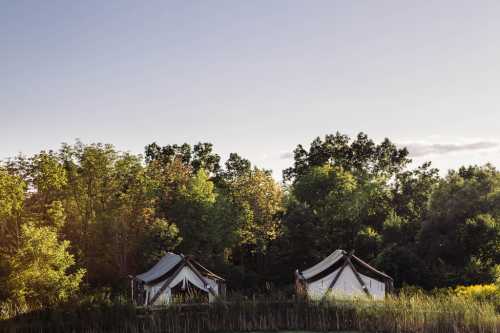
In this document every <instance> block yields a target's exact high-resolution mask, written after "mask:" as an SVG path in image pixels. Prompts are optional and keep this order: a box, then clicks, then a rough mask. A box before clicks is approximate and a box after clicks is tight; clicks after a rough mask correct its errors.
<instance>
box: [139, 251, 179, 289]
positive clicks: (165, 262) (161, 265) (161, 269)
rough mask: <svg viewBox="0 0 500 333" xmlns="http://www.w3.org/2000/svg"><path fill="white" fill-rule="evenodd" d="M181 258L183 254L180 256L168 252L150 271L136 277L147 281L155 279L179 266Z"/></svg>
mask: <svg viewBox="0 0 500 333" xmlns="http://www.w3.org/2000/svg"><path fill="white" fill-rule="evenodd" d="M181 260H182V256H180V255H179V254H175V253H172V252H168V253H167V254H166V255H165V256H164V257H163V258H161V259H160V261H158V263H156V265H154V266H153V267H152V268H151V269H150V270H149V271H147V272H145V273H142V274H139V275H137V276H136V279H138V280H141V281H143V282H145V283H148V282H151V281H154V280H156V279H158V278H160V277H162V276H163V275H165V274H166V273H168V272H169V271H170V270H172V268H174V267H175V266H177V264H178V263H180V262H181Z"/></svg>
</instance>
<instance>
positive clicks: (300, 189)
mask: <svg viewBox="0 0 500 333" xmlns="http://www.w3.org/2000/svg"><path fill="white" fill-rule="evenodd" d="M410 163H411V160H410V158H409V156H408V151H407V150H406V149H404V148H403V149H399V148H398V147H396V146H395V145H394V144H393V143H392V142H391V141H389V140H388V139H386V140H384V141H383V142H381V143H379V144H377V143H375V142H373V141H372V140H370V139H369V138H368V137H367V136H366V135H365V134H363V133H360V134H359V135H358V136H357V137H356V138H354V139H351V138H349V137H348V136H346V135H341V134H339V133H337V134H334V135H327V136H325V137H324V138H322V139H321V138H317V139H316V140H314V141H313V142H312V143H311V145H310V147H309V148H304V147H303V146H301V145H299V146H297V148H296V149H295V150H294V163H293V166H291V167H290V168H288V169H287V170H284V172H283V178H284V183H283V184H280V183H277V182H276V181H275V179H274V178H273V177H272V175H271V172H270V171H268V170H265V169H260V168H257V167H255V166H252V164H251V162H250V161H249V160H247V159H245V158H243V157H241V156H239V155H238V154H236V153H233V154H230V156H229V159H228V160H227V161H225V162H222V161H221V159H220V156H219V155H217V154H216V153H215V152H214V150H213V147H212V145H211V144H209V143H199V144H196V145H194V146H190V145H188V144H182V145H166V146H160V145H158V144H156V143H153V144H150V145H148V146H146V147H145V153H144V156H142V155H134V154H130V153H123V152H119V151H117V150H116V149H115V148H113V146H111V145H105V144H83V143H81V142H78V141H77V142H76V143H75V144H73V145H68V144H63V145H62V147H61V148H60V149H59V150H58V151H42V152H40V153H39V154H36V155H33V156H30V157H26V156H18V157H16V158H13V159H10V160H6V161H4V162H3V163H2V164H1V165H0V235H1V238H0V286H1V288H0V302H3V303H4V304H10V305H11V306H12V307H15V308H16V309H20V310H21V311H22V309H23V308H36V307H44V306H50V305H54V304H57V303H59V302H63V301H65V300H67V299H69V298H70V297H71V296H72V295H74V294H75V293H77V292H79V291H80V292H89V291H91V290H94V289H96V288H99V287H109V288H112V289H113V290H114V291H115V292H117V293H120V292H121V293H124V294H125V291H126V290H127V288H128V276H129V275H135V274H137V273H140V272H143V271H145V270H146V269H148V268H149V267H150V266H151V265H153V264H154V263H155V262H156V261H157V260H158V259H159V258H161V256H162V255H163V254H164V253H165V252H166V251H176V252H182V253H185V254H193V255H195V256H196V257H197V258H198V260H199V261H200V262H202V263H203V264H205V265H207V266H209V267H211V268H213V269H214V270H216V271H217V272H218V273H221V274H222V275H224V276H225V277H226V278H227V279H228V281H229V286H230V288H232V289H233V290H240V291H242V292H246V291H250V290H256V289H260V290H266V289H274V288H283V287H290V288H291V284H292V280H293V271H294V270H295V269H296V268H304V267H307V266H309V265H311V264H313V263H315V262H317V261H319V260H321V259H322V258H323V257H324V256H326V255H327V254H329V253H330V252H331V251H333V250H335V249H337V248H343V249H346V250H351V249H354V250H355V251H356V253H357V255H359V256H360V257H362V258H365V259H366V260H367V261H369V262H371V263H372V264H374V265H375V266H377V267H378V268H380V269H382V270H384V271H386V272H387V273H388V274H390V275H392V276H393V277H394V279H395V283H396V286H397V287H399V286H402V285H404V284H408V285H416V286H420V287H423V288H426V289H431V288H435V287H446V286H452V285H457V284H465V285H467V284H473V283H490V282H493V281H495V279H498V278H499V277H500V265H499V263H500V172H498V171H497V170H496V169H495V168H494V167H493V166H491V165H485V166H481V167H478V166H470V167H462V168H460V169H459V170H454V171H449V173H448V174H447V175H446V176H445V177H444V178H441V177H440V176H439V174H438V170H436V169H434V168H432V167H431V165H430V163H425V164H423V165H422V166H420V167H417V168H413V169H412V168H411V167H410Z"/></svg>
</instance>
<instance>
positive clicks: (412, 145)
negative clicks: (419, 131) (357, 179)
mask: <svg viewBox="0 0 500 333" xmlns="http://www.w3.org/2000/svg"><path fill="white" fill-rule="evenodd" d="M399 146H401V147H406V148H407V149H408V151H409V152H410V156H412V157H423V156H428V155H445V154H449V153H454V152H474V151H482V150H490V149H495V148H499V147H500V142H495V141H476V142H468V143H422V142H409V143H404V144H399Z"/></svg>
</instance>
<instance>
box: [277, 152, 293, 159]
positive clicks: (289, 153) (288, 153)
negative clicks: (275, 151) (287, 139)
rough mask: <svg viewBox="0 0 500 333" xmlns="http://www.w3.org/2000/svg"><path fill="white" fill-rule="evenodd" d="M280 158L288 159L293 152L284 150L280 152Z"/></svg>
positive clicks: (291, 156)
mask: <svg viewBox="0 0 500 333" xmlns="http://www.w3.org/2000/svg"><path fill="white" fill-rule="evenodd" d="M280 158H281V159H282V160H289V159H292V158H293V152H290V151H284V152H281V153H280Z"/></svg>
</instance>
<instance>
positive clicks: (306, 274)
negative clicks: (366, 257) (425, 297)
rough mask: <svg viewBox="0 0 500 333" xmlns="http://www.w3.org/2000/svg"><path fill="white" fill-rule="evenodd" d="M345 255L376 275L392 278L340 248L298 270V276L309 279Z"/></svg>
mask: <svg viewBox="0 0 500 333" xmlns="http://www.w3.org/2000/svg"><path fill="white" fill-rule="evenodd" d="M347 256H349V257H350V258H352V259H354V263H355V264H359V265H360V266H363V267H364V268H365V269H367V270H369V271H370V272H372V273H374V274H375V275H377V276H378V277H381V278H383V279H388V280H392V278H391V277H390V276H389V275H387V274H385V273H384V272H381V271H379V270H377V269H375V268H374V267H372V266H370V265H369V264H367V263H366V262H364V261H363V260H361V259H360V258H358V257H356V256H355V255H353V254H351V255H349V254H348V253H347V252H346V251H344V250H341V249H338V250H335V251H333V252H332V253H331V254H330V255H329V256H328V257H326V258H325V259H323V260H322V261H320V262H319V263H317V264H316V265H314V266H312V267H310V268H308V269H305V270H303V271H302V272H299V276H300V277H301V278H302V279H305V280H309V279H311V278H313V277H315V276H317V275H318V274H320V273H322V272H324V271H325V270H327V269H328V268H330V267H332V266H333V265H334V264H335V263H336V262H338V261H339V260H341V259H342V258H344V257H347Z"/></svg>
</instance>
